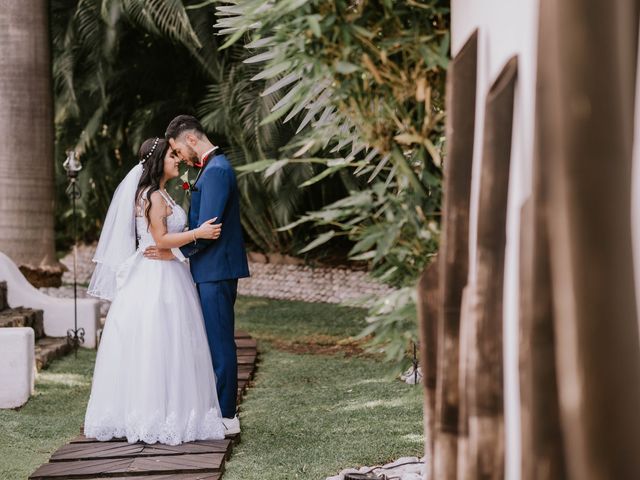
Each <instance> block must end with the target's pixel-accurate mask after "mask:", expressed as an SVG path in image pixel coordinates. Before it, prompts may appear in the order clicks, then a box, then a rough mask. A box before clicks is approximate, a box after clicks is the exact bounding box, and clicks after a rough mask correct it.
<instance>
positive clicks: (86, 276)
mask: <svg viewBox="0 0 640 480" xmlns="http://www.w3.org/2000/svg"><path fill="white" fill-rule="evenodd" d="M94 252H95V245H82V246H80V247H78V264H77V273H78V283H79V284H81V285H86V284H88V283H89V280H90V278H91V274H92V273H93V265H94V264H93V262H92V261H91V259H92V258H93V254H94ZM60 261H61V262H62V263H63V264H64V265H65V266H67V268H68V269H69V271H67V272H65V273H64V275H63V277H62V282H63V284H64V285H63V286H62V287H60V288H43V289H42V290H43V291H44V292H46V293H47V294H49V295H52V296H57V297H73V288H72V286H71V284H72V283H73V271H72V269H73V254H72V253H69V254H68V255H66V256H65V257H64V258H62V259H61V260H60ZM249 270H250V271H251V277H250V278H243V279H240V280H239V282H238V293H239V294H240V295H250V296H256V297H267V298H276V299H282V300H301V301H305V302H326V303H343V302H350V301H358V300H359V299H361V298H362V297H364V296H369V295H372V296H380V295H383V294H386V293H388V292H389V291H390V290H391V288H390V287H388V286H387V285H383V284H380V283H378V282H376V281H374V280H372V279H371V278H370V277H369V276H368V275H367V273H366V272H362V271H352V270H348V269H345V268H312V267H308V266H301V265H281V264H275V263H258V262H249ZM78 296H79V297H81V298H83V297H86V296H87V294H86V288H85V287H84V286H81V287H78ZM107 310H108V302H103V308H102V311H103V314H106V311H107Z"/></svg>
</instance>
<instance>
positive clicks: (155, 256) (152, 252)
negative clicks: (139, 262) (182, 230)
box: [144, 245, 176, 260]
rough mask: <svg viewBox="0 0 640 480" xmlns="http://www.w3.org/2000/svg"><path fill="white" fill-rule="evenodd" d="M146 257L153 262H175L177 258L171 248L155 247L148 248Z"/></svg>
mask: <svg viewBox="0 0 640 480" xmlns="http://www.w3.org/2000/svg"><path fill="white" fill-rule="evenodd" d="M144 256H145V257H146V258H149V259H151V260H173V259H174V258H176V257H175V255H174V254H173V252H172V251H171V249H170V248H158V247H156V246H155V245H154V246H152V247H147V248H146V249H145V251H144Z"/></svg>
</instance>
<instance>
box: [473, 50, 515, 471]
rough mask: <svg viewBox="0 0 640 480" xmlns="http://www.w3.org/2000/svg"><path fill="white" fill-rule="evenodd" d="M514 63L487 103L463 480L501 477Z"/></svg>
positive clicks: (507, 68) (502, 464) (513, 59)
mask: <svg viewBox="0 0 640 480" xmlns="http://www.w3.org/2000/svg"><path fill="white" fill-rule="evenodd" d="M516 76H517V61H516V58H515V57H514V58H512V59H511V60H509V61H508V62H507V64H506V65H505V67H504V68H503V70H502V72H501V73H500V75H499V76H498V78H497V80H496V81H495V82H494V84H493V85H492V87H491V89H490V91H489V93H488V95H487V100H486V111H485V129H484V140H483V149H482V168H481V172H480V197H479V201H478V205H479V207H478V212H479V213H478V240H477V256H476V262H477V264H476V267H477V268H476V277H475V279H474V282H473V284H472V285H473V288H472V290H471V293H472V296H471V302H472V303H471V310H470V314H471V320H470V322H471V328H470V334H471V341H472V342H473V345H472V349H471V352H470V359H469V360H470V367H471V370H470V372H469V377H468V385H469V391H468V395H469V403H468V413H469V444H468V455H469V458H468V462H467V467H468V469H469V471H468V473H469V476H468V477H467V478H482V479H496V480H498V479H502V478H504V452H505V450H504V443H505V442H504V416H503V411H504V408H503V383H504V382H503V362H504V359H503V348H502V341H503V340H502V321H503V320H502V318H503V315H502V295H503V284H504V256H505V246H506V217H507V197H508V191H509V170H510V163H511V131H512V124H513V98H514V91H515V82H516Z"/></svg>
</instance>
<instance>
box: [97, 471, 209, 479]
mask: <svg viewBox="0 0 640 480" xmlns="http://www.w3.org/2000/svg"><path fill="white" fill-rule="evenodd" d="M103 478H105V477H91V478H87V479H86V480H100V479H103ZM117 478H118V480H140V479H142V480H220V479H221V478H222V473H220V472H216V473H181V474H178V475H173V474H169V475H144V476H142V477H141V476H139V475H137V476H134V477H129V476H127V477H117Z"/></svg>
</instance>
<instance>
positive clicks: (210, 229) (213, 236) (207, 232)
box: [196, 217, 222, 240]
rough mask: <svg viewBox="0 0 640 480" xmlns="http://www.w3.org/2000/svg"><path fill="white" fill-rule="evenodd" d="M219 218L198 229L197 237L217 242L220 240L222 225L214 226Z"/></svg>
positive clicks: (205, 223) (204, 223)
mask: <svg viewBox="0 0 640 480" xmlns="http://www.w3.org/2000/svg"><path fill="white" fill-rule="evenodd" d="M217 219H218V217H214V218H212V219H211V220H207V221H206V222H203V223H202V225H200V226H199V227H198V228H196V237H197V238H200V239H203V240H217V239H218V238H220V233H221V232H222V224H221V223H218V224H214V223H213V222H215V221H216V220H217Z"/></svg>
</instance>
